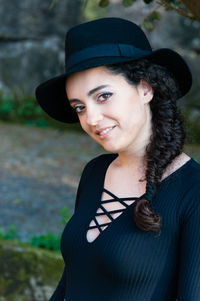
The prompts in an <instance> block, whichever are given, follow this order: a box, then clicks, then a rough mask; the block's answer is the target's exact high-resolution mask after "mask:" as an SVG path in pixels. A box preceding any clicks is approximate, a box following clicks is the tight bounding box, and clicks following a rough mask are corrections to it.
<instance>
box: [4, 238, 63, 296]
mask: <svg viewBox="0 0 200 301" xmlns="http://www.w3.org/2000/svg"><path fill="white" fill-rule="evenodd" d="M0 267H1V268H0V269H1V272H0V301H47V300H49V298H50V296H51V295H52V293H53V291H54V290H55V287H56V285H57V284H58V280H59V279H60V276H61V273H62V270H63V260H62V258H61V255H60V254H57V253H55V252H50V251H46V250H42V249H39V248H34V247H31V246H29V245H26V244H22V243H18V242H14V241H8V240H2V239H0Z"/></svg>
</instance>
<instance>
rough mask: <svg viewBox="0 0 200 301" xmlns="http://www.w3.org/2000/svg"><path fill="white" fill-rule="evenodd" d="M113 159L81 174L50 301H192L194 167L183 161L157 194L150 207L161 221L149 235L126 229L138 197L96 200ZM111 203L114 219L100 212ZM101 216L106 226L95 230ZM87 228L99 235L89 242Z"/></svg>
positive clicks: (199, 271) (199, 273)
mask: <svg viewBox="0 0 200 301" xmlns="http://www.w3.org/2000/svg"><path fill="white" fill-rule="evenodd" d="M117 156H118V155H117V154H104V155H100V156H98V157H96V158H94V159H93V160H91V161H90V162H89V163H88V164H87V165H86V166H85V168H84V170H83V173H82V176H81V179H80V183H79V187H78V191H77V197H76V204H75V212H74V214H73V215H72V217H71V219H70V220H69V222H68V223H67V225H66V227H65V229H64V231H63V234H62V239H61V251H62V255H63V258H64V261H65V269H64V272H63V275H62V277H61V280H60V282H59V284H58V286H57V289H56V291H55V292H54V294H53V296H52V297H51V299H50V301H63V300H66V301H175V300H178V301H198V300H200V164H198V163H197V162H196V161H195V160H194V159H193V158H191V159H190V160H189V161H187V162H186V163H185V164H184V165H182V166H181V167H180V168H179V169H177V170H176V171H175V172H173V173H172V174H170V175H169V176H168V177H166V178H165V179H164V180H163V181H162V183H161V185H160V186H159V187H158V191H157V193H156V196H155V197H154V199H153V201H152V208H153V210H154V211H155V212H156V213H159V214H160V215H161V217H162V227H161V233H160V235H157V234H155V233H153V232H151V233H150V232H148V233H147V232H143V231H140V230H139V229H138V228H137V227H136V225H135V223H134V219H133V210H134V206H135V203H136V202H137V200H138V199H140V198H141V197H142V196H141V197H140V198H134V196H133V197H132V198H130V197H129V198H126V196H125V197H124V198H117V196H116V195H115V194H113V193H112V192H110V191H108V190H106V192H107V193H108V194H110V196H111V198H110V199H108V200H104V201H102V200H101V196H102V192H103V190H104V191H105V187H104V179H105V174H106V171H107V169H108V166H109V165H110V163H111V162H112V161H113V160H114V159H115V158H116V157H117ZM113 200H115V201H118V202H119V203H121V204H123V205H124V208H123V210H122V209H121V210H118V212H119V213H120V214H119V216H118V217H116V218H112V217H113V215H112V214H111V212H110V210H105V206H102V204H103V203H108V202H112V201H113ZM129 201H130V202H129ZM125 204H126V205H125ZM127 204H128V205H127ZM98 208H101V214H97V213H98V211H97V209H98ZM112 213H113V212H112ZM115 213H116V212H115ZM102 214H104V215H107V216H108V217H109V218H110V222H109V223H106V225H105V224H104V225H102V224H101V223H98V220H97V216H98V215H102ZM92 220H93V225H94V226H95V227H96V228H99V229H100V228H101V230H99V231H100V233H99V235H98V236H97V237H96V238H95V239H94V240H93V241H91V242H89V241H88V240H87V238H86V234H87V231H88V229H89V228H90V226H91V225H90V223H91V221H92ZM89 225H90V226H89ZM100 225H101V226H100ZM95 227H93V229H94V228H95Z"/></svg>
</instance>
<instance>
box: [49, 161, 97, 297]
mask: <svg viewBox="0 0 200 301" xmlns="http://www.w3.org/2000/svg"><path fill="white" fill-rule="evenodd" d="M93 161H94V159H93V160H91V161H90V162H88V163H87V164H86V166H85V167H84V169H83V172H82V174H81V178H80V181H79V185H78V188H77V193H76V200H75V208H74V213H75V212H76V209H77V207H78V204H79V200H80V194H81V190H82V187H83V185H84V183H85V181H86V179H87V176H86V174H88V173H89V171H90V170H91V169H90V167H91V165H92V164H93ZM66 269H67V266H66V265H65V268H64V271H63V274H62V277H61V279H60V281H59V283H58V285H57V288H56V290H55V292H54V293H53V295H52V296H51V298H50V299H49V301H63V300H64V298H65V292H66V283H67V279H66Z"/></svg>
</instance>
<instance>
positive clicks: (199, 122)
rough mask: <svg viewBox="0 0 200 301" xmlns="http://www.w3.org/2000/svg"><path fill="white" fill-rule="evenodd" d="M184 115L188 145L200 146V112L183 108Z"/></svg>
mask: <svg viewBox="0 0 200 301" xmlns="http://www.w3.org/2000/svg"><path fill="white" fill-rule="evenodd" d="M182 114H183V116H184V120H185V128H186V133H187V138H186V143H187V144H200V118H199V110H197V111H196V113H195V111H194V110H192V109H191V108H183V109H182Z"/></svg>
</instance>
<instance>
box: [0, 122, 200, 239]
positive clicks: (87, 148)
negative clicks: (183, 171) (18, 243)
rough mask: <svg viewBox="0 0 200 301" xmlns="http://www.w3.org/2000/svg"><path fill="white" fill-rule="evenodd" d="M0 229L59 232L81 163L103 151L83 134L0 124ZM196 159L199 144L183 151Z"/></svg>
mask: <svg viewBox="0 0 200 301" xmlns="http://www.w3.org/2000/svg"><path fill="white" fill-rule="evenodd" d="M0 141H1V147H0V166H1V172H0V192H1V198H0V227H2V228H4V229H5V230H8V229H9V226H10V225H15V226H16V228H17V230H18V235H19V237H20V239H21V240H23V241H27V240H29V239H30V238H31V237H32V236H33V235H35V234H44V233H47V232H52V233H55V234H60V233H61V232H62V230H63V227H64V226H63V225H62V224H61V222H60V220H61V215H60V213H59V211H60V210H61V209H63V208H64V207H65V206H68V207H69V212H70V214H72V213H73V210H74V205H75V196H76V190H77V185H78V182H79V178H80V175H81V171H82V169H83V167H84V165H85V164H86V163H87V162H88V161H89V160H90V159H91V158H93V157H95V156H97V155H98V154H101V153H105V151H104V150H103V149H102V148H101V147H100V146H99V145H97V144H96V143H95V142H94V141H92V140H91V138H90V137H88V136H87V135H85V134H84V133H77V132H61V131H59V130H52V129H41V128H35V127H28V126H27V127H26V126H21V125H10V124H5V123H1V124H0ZM186 152H187V153H188V154H189V155H191V156H192V157H194V158H199V159H200V155H199V154H200V148H199V147H196V148H194V147H191V146H189V147H188V148H187V151H186Z"/></svg>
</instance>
